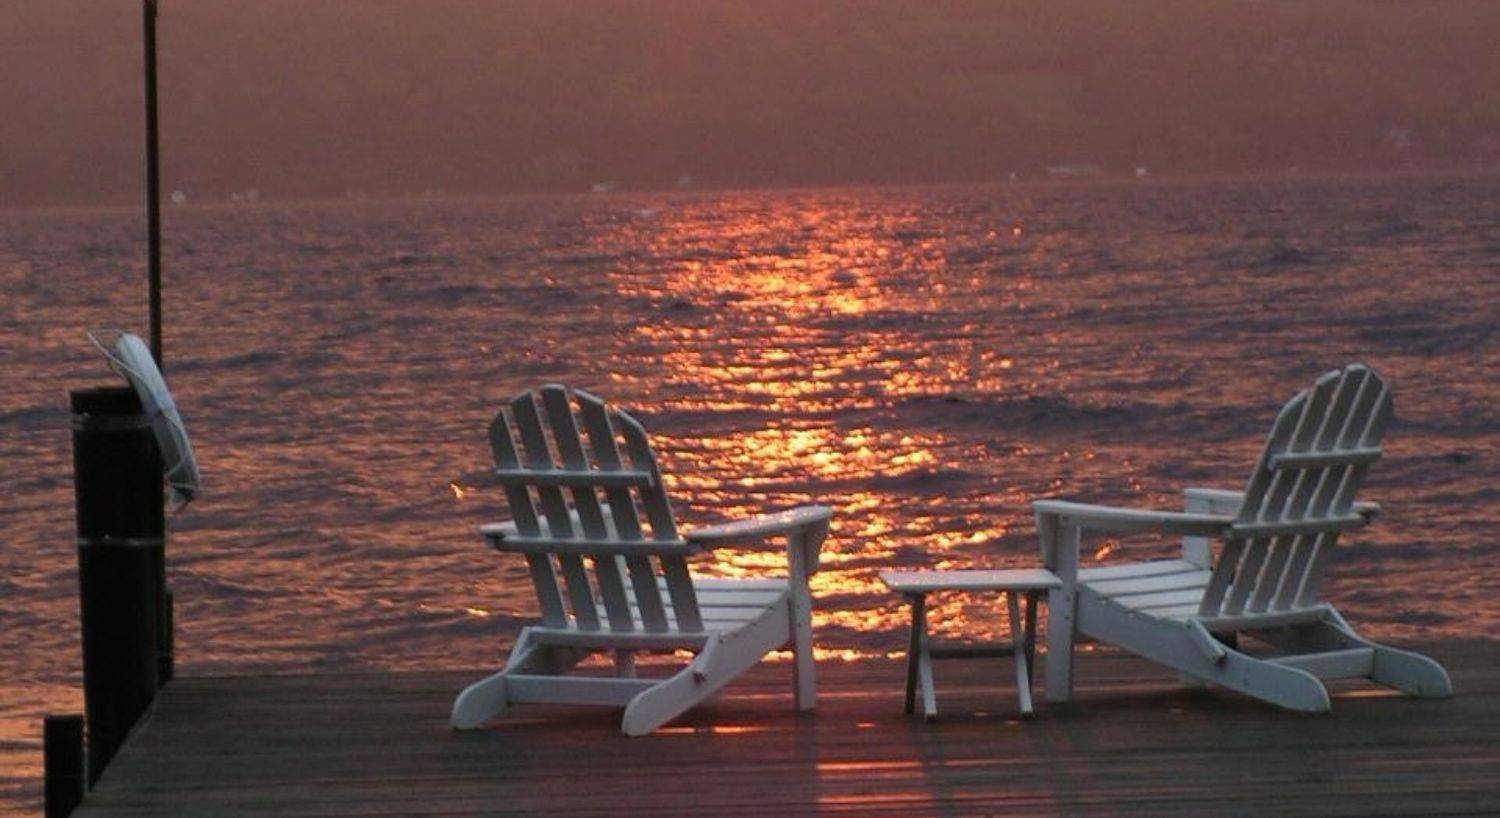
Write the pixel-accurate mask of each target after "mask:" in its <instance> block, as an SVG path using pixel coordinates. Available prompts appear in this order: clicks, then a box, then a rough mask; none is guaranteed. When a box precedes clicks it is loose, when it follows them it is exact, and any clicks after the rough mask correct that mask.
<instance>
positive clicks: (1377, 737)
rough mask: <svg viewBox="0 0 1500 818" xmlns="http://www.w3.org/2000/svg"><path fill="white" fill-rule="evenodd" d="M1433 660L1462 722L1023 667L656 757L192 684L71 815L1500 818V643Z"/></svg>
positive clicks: (852, 682) (408, 686) (780, 711)
mask: <svg viewBox="0 0 1500 818" xmlns="http://www.w3.org/2000/svg"><path fill="white" fill-rule="evenodd" d="M1423 647H1424V649H1427V650H1430V652H1431V653H1433V654H1434V655H1436V656H1437V657H1438V658H1440V659H1441V660H1442V661H1444V662H1445V663H1447V664H1448V666H1449V669H1450V671H1451V672H1452V674H1453V677H1454V681H1455V684H1456V686H1457V688H1458V695H1457V696H1456V697H1455V698H1453V699H1450V700H1446V701H1417V700H1412V699H1405V698H1402V697H1399V696H1395V695H1387V694H1385V693H1384V692H1382V691H1380V690H1379V689H1377V688H1371V687H1364V686H1360V687H1351V688H1347V689H1345V690H1344V692H1343V693H1341V694H1340V695H1339V696H1338V697H1337V698H1336V701H1335V704H1334V712H1333V713H1332V714H1330V715H1324V716H1302V715H1296V714H1291V713H1286V712H1282V711H1278V710H1275V709H1272V708H1270V707H1268V706H1265V705H1262V704H1259V703H1256V702H1253V701H1250V700H1248V699H1244V698H1241V697H1238V696H1235V695H1233V694H1229V693H1225V692H1216V691H1210V692H1193V691H1187V690H1184V689H1183V688H1181V687H1179V686H1177V685H1176V684H1175V682H1174V680H1173V678H1172V677H1170V676H1168V675H1166V674H1164V673H1162V672H1161V671H1160V670H1159V669H1156V668H1154V667H1152V666H1150V665H1147V664H1145V663H1142V662H1139V661H1137V660H1134V659H1130V658H1128V657H1123V656H1119V655H1108V654H1099V655H1090V656H1085V657H1082V659H1081V663H1080V674H1081V676H1080V679H1081V682H1080V692H1081V694H1082V695H1081V696H1080V699H1079V701H1078V702H1076V703H1074V704H1071V705H1068V706H1066V707H1057V706H1051V707H1047V706H1045V705H1044V706H1043V707H1042V708H1041V710H1040V711H1039V714H1038V718H1037V719H1036V720H1035V721H1031V722H1019V721H1016V720H1015V719H1014V713H1015V699H1014V691H1013V688H1011V687H1010V686H1009V684H1008V683H1007V682H1008V680H1009V678H1010V677H1011V670H1010V666H1009V664H1008V663H1007V662H1005V661H993V662H988V661H968V662H947V663H940V664H939V665H938V668H937V670H938V684H939V696H940V698H941V700H942V701H941V703H942V706H943V714H944V717H943V719H942V720H940V721H938V722H937V723H933V724H928V723H924V722H923V721H921V720H920V719H918V718H913V717H909V716H906V715H905V714H903V713H902V712H901V704H902V702H901V693H902V689H901V686H902V683H903V681H904V671H903V668H902V667H901V666H900V665H899V663H895V662H861V663H848V664H841V663H831V662H830V663H825V664H823V665H822V666H821V667H820V671H821V676H820V680H819V681H820V697H819V710H818V712H817V713H816V714H814V715H810V716H798V715H797V714H795V713H794V712H793V709H792V705H791V684H790V675H791V668H790V667H789V666H787V665H771V666H765V667H761V668H759V669H757V670H755V671H753V672H752V673H750V674H749V675H748V676H747V677H746V678H745V680H744V681H743V682H741V683H739V684H736V685H733V686H731V687H730V688H729V689H728V690H727V691H726V693H725V695H724V696H722V697H721V698H720V699H719V700H718V701H717V702H715V703H713V704H712V705H711V706H709V707H706V708H702V709H700V710H698V711H695V712H693V713H691V714H689V716H688V717H687V718H685V719H683V720H682V721H680V722H677V723H674V724H672V725H670V726H669V727H668V728H667V729H665V730H663V731H661V732H660V733H658V734H655V735H653V736H650V737H647V738H641V739H628V738H625V737H624V736H622V735H620V734H619V732H618V724H619V720H618V716H617V715H615V714H613V713H611V712H610V711H605V710H585V709H577V708H525V709H521V710H518V711H514V712H513V713H512V714H510V715H508V716H507V717H505V718H503V719H502V720H501V721H500V722H499V723H497V725H496V726H495V727H494V728H492V729H488V730H484V731H480V732H475V733H454V732H452V731H450V730H449V729H448V727H447V723H446V717H447V712H448V706H449V704H450V702H451V699H452V696H453V695H454V693H455V692H456V691H457V690H459V689H460V688H461V687H462V686H463V685H464V684H465V683H466V682H467V681H469V680H471V679H473V678H474V677H475V676H476V673H474V672H434V673H412V674H369V675H359V674H351V675H339V676H304V677H281V678H217V679H179V680H177V681H174V682H172V683H171V684H170V685H169V686H168V687H167V688H166V689H165V690H164V691H163V694H162V696H161V697H160V699H159V700H158V703H157V705H156V707H155V709H154V711H153V712H152V713H151V714H150V716H149V718H148V720H147V721H146V722H144V723H143V724H141V725H139V726H138V727H137V729H136V731H135V733H134V734H133V735H132V736H131V737H130V739H129V741H128V742H127V743H126V744H125V746H124V748H123V749H122V750H121V752H120V754H119V756H117V757H116V759H115V762H114V763H113V764H112V765H111V766H110V768H109V770H108V771H107V772H106V773H105V775H104V777H103V778H102V779H101V781H100V782H99V786H98V787H97V788H96V789H95V790H94V791H93V792H92V793H90V794H89V796H88V798H87V800H86V802H85V804H84V807H83V808H82V809H81V810H80V811H79V812H78V813H76V814H77V815H79V816H80V817H81V818H98V817H99V816H145V815H153V816H171V815H185V816H186V815H191V816H223V815H276V816H302V815H337V816H389V815H429V816H446V815H454V816H459V815H559V816H587V815H603V814H611V815H614V814H620V813H631V814H640V815H656V816H672V815H713V816H737V815H768V814H776V815H780V816H790V815H809V814H829V815H838V814H859V815H881V814H886V815H909V814H941V815H970V814H981V815H1153V816H1174V815H1250V814H1254V815H1276V814H1287V815H1349V816H1379V815H1495V814H1500V743H1497V742H1495V741H1494V738H1493V737H1494V736H1495V735H1497V734H1500V643H1495V642H1484V641H1468V642H1448V643H1439V644H1435V645H1424V646H1423Z"/></svg>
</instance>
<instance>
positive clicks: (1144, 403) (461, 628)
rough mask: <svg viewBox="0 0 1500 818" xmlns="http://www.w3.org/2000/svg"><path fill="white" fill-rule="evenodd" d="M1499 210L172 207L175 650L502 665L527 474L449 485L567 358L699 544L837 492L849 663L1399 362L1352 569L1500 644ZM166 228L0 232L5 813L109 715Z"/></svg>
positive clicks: (835, 563)
mask: <svg viewBox="0 0 1500 818" xmlns="http://www.w3.org/2000/svg"><path fill="white" fill-rule="evenodd" d="M1497 203H1500V178H1496V177H1392V178H1348V179H1318V180H1279V181H1254V180H1213V181H1150V182H1129V183H1127V182H1099V183H1077V184H1072V183H1070V184H1041V185H1027V184H1020V185H1008V186H994V187H952V188H899V189H869V190H835V191H783V192H740V193H714V194H709V193H704V194H674V195H642V196H630V195H610V196H595V197H574V198H534V199H523V198H516V199H490V200H444V201H419V202H399V203H324V204H275V203H260V204H255V205H243V206H229V205H224V206H187V207H180V208H172V209H170V210H169V211H168V212H167V214H166V221H165V227H166V270H167V272H166V356H167V361H168V376H169V379H170V381H171V383H172V386H173V389H174V391H175V392H176V394H177V396H178V401H179V403H180V404H181V406H182V408H183V411H184V414H185V416H186V418H187V421H188V423H189V426H190V429H191V431H192V434H193V437H194V441H195V443H196V445H197V449H198V453H199V457H200V459H201V463H202V468H203V474H204V480H205V491H204V494H203V496H202V498H201V499H200V500H199V501H198V502H196V503H194V504H193V505H192V506H190V507H189V508H188V510H187V511H185V512H184V513H182V514H181V515H179V516H177V517H174V518H172V520H171V521H170V527H171V540H170V546H169V559H170V563H171V567H170V581H171V584H172V586H173V588H174V589H175V592H176V597H177V621H178V629H179V631H178V651H179V656H180V661H181V666H182V671H183V672H185V673H228V672H233V673H305V672H318V671H333V670H355V669H372V668H390V669H415V668H430V667H440V666H441V667H482V666H488V665H492V664H494V663H496V661H497V657H499V656H500V655H501V654H502V652H503V649H504V648H505V647H506V645H507V644H508V643H509V641H510V640H511V638H512V637H513V636H514V634H515V633H516V631H517V629H518V628H519V627H520V625H521V624H522V623H523V622H524V621H526V620H527V618H528V617H530V616H532V615H533V613H534V611H535V608H534V604H533V601H532V599H531V596H530V586H529V584H528V583H527V581H526V579H525V571H524V565H523V564H522V563H521V561H520V560H519V559H518V558H514V557H511V558H505V557H502V556H498V555H496V554H494V553H492V552H490V551H488V550H486V549H485V548H484V547H483V546H482V544H481V542H480V540H479V539H478V537H477V536H476V535H475V533H474V526H475V525H476V524H478V523H480V522H482V521H486V520H489V519H494V518H496V517H497V516H499V515H500V512H501V507H500V504H501V499H502V498H501V497H500V496H499V493H498V492H496V491H493V490H474V491H468V492H455V490H454V489H453V487H452V486H451V485H450V480H451V479H452V478H454V477H455V476H457V475H459V474H462V473H464V472H468V471H471V470H473V469H475V468H477V467H481V466H483V465H485V463H486V462H487V457H488V454H487V447H486V442H485V437H484V428H485V425H486V423H487V422H488V421H489V419H490V417H491V415H492V414H493V412H494V411H495V410H496V408H497V407H498V406H499V404H500V402H501V401H502V400H503V399H505V398H506V397H508V396H510V395H511V394H513V393H515V392H517V391H518V390H520V389H522V388H525V387H527V386H531V385H534V384H538V383H540V382H543V381H549V380H556V381H562V382H565V383H569V384H574V385H577V386H580V387H584V388H587V389H589V390H591V391H594V392H596V393H597V394H600V395H602V396H605V397H606V398H608V399H610V400H612V401H614V402H616V403H618V404H620V405H622V406H624V407H628V408H629V409H630V410H632V411H633V412H634V413H635V414H636V415H637V417H639V418H640V419H641V420H642V421H643V422H644V423H645V424H646V426H647V428H648V429H649V430H650V431H651V432H652V433H653V434H654V436H655V441H656V446H657V448H658V452H659V455H660V457H661V459H662V460H663V462H664V466H665V468H666V469H667V471H668V472H669V475H670V477H669V485H670V488H671V490H672V491H673V494H674V499H675V504H676V507H677V509H678V512H679V516H680V517H682V518H683V519H684V520H685V521H686V522H688V523H690V524H691V523H701V522H709V521H714V520H719V519H723V518H726V517H733V516H736V515H741V514H746V513H750V512H752V511H754V510H757V509H776V508H783V507H786V506H789V505H793V504H797V503H803V502H821V503H827V504H829V505H832V506H833V507H834V508H835V509H836V517H835V522H834V530H833V535H832V538H831V539H830V541H829V543H828V546H827V548H826V551H825V562H824V565H825V570H824V571H823V573H821V574H819V575H818V577H817V580H816V585H815V589H814V590H815V595H816V597H817V608H818V610H817V613H816V616H815V619H816V627H817V639H818V642H819V644H820V646H821V647H822V648H823V649H824V656H825V658H827V659H828V660H829V661H837V660H840V659H844V658H851V657H857V656H860V655H870V654H885V653H890V652H897V651H899V650H901V648H902V641H901V640H902V637H901V633H900V628H901V626H902V625H903V619H904V616H905V613H904V611H903V610H902V608H901V606H900V605H899V604H898V601H897V600H896V599H894V598H892V597H891V596H889V595H887V594H886V593H884V592H883V591H882V589H881V587H880V585H879V584H878V580H877V579H876V576H875V574H876V571H877V570H878V569H880V568H883V567H886V566H892V565H900V566H910V567H968V566H993V567H1001V566H1021V565H1028V564H1031V563H1033V562H1034V561H1035V560H1036V559H1037V554H1036V544H1035V540H1034V534H1033V526H1032V521H1031V515H1030V511H1029V508H1028V503H1029V501H1030V500H1031V499H1033V498H1036V497H1040V496H1059V495H1064V496H1069V497H1074V498H1080V499H1095V500H1099V501H1107V502H1114V503H1129V504H1135V505H1154V506H1161V507H1172V506H1174V505H1175V504H1176V503H1177V502H1178V500H1177V494H1176V491H1177V489H1178V488H1179V487H1181V486H1184V485H1211V486H1220V487H1227V488H1236V487H1239V486H1240V485H1241V483H1242V481H1243V480H1244V479H1245V477H1246V476H1247V473H1248V469H1249V467H1250V465H1251V463H1252V461H1253V458H1254V456H1255V454H1256V452H1257V451H1258V449H1259V447H1260V445H1261V442H1262V437H1263V435H1264V434H1265V432H1266V431H1267V429H1268V428H1269V424H1270V422H1271V419H1272V418H1273V416H1274V414H1275V412H1276V410H1277V408H1278V407H1279V406H1280V404H1281V403H1282V402H1284V401H1285V400H1286V399H1287V398H1289V397H1290V396H1291V395H1292V394H1293V393H1295V392H1296V391H1297V390H1298V389H1300V388H1302V387H1303V386H1305V385H1306V384H1308V383H1310V382H1311V380H1312V379H1313V378H1314V377H1315V376H1316V375H1317V374H1319V373H1320V372H1322V371H1324V370H1327V369H1330V368H1333V367H1336V366H1339V365H1341V364H1344V363H1347V362H1350V361H1364V362H1366V363H1368V364H1370V365H1372V366H1374V367H1376V368H1377V369H1378V370H1379V371H1380V372H1382V374H1384V375H1385V376H1386V377H1387V378H1388V379H1389V380H1390V382H1391V383H1392V385H1393V387H1394V390H1395V395H1396V409H1397V420H1396V422H1395V424H1394V425H1393V427H1392V429H1391V431H1390V432H1389V434H1388V435H1387V456H1386V459H1385V460H1383V461H1382V462H1381V463H1380V464H1379V465H1378V466H1377V467H1376V468H1375V469H1374V471H1373V473H1372V479H1371V481H1370V484H1369V487H1368V489H1367V491H1366V493H1365V496H1366V497H1367V498H1369V499H1374V500H1378V501H1380V502H1381V503H1383V504H1384V505H1385V513H1384V515H1383V516H1382V518H1381V519H1380V521H1379V522H1378V523H1377V524H1376V525H1375V526H1373V527H1371V528H1370V529H1368V530H1367V531H1366V532H1362V533H1361V534H1360V535H1359V536H1358V537H1355V538H1353V539H1351V540H1350V547H1348V548H1346V549H1345V550H1344V551H1343V553H1342V557H1341V558H1340V560H1339V561H1338V562H1337V563H1336V564H1335V566H1334V568H1333V575H1332V577H1331V578H1330V580H1329V582H1328V583H1327V590H1328V593H1329V594H1330V596H1331V598H1332V599H1333V601H1335V602H1336V603H1337V604H1338V605H1340V606H1341V608H1342V609H1343V611H1344V612H1345V614H1346V615H1347V616H1348V617H1349V618H1350V619H1351V620H1352V621H1354V622H1355V623H1357V624H1359V625H1361V626H1363V627H1364V628H1365V629H1367V630H1368V631H1369V632H1371V633H1374V634H1379V635H1383V636H1392V637H1396V638H1401V639H1420V638H1424V637H1430V636H1431V637H1435V636H1438V635H1458V634H1471V633H1479V634H1493V633H1494V632H1495V629H1496V626H1497V625H1500V602H1497V600H1500V579H1497V574H1496V570H1495V557H1496V554H1497V551H1500V545H1497V544H1500V536H1497V535H1500V502H1497V500H1500V377H1497V373H1500V343H1497V341H1500V326H1497V325H1500V205H1497ZM143 233H144V228H143V219H142V218H141V217H140V215H139V214H138V213H137V212H135V211H134V210H46V211H24V212H23V211H14V212H0V292H3V293H4V311H3V313H0V316H3V321H0V372H3V373H4V375H5V380H6V386H5V389H4V390H3V391H0V511H3V519H4V539H3V541H0V562H3V566H4V569H3V571H0V656H3V657H4V663H3V665H0V810H5V809H29V808H33V807H34V806H35V805H36V803H37V800H38V797H39V791H40V785H39V781H38V779H39V776H40V765H41V758H40V718H41V715H42V714H43V713H44V712H49V711H77V710H80V709H81V707H82V702H81V695H80V693H79V692H78V688H79V673H80V670H79V668H80V658H79V648H78V624H77V620H78V616H77V600H76V581H77V580H76V573H75V565H76V555H75V551H74V544H73V542H74V540H73V538H74V531H73V510H72V499H71V497H72V494H71V460H70V457H71V455H70V447H69V432H68V417H67V414H66V393H67V391H68V390H69V389H75V388H80V387H85V386H90V385H95V384H100V383H109V382H111V380H112V379H113V376H112V375H110V374H109V373H108V372H107V370H106V369H105V367H104V365H103V363H102V361H101V359H100V358H99V356H98V355H97V353H96V352H95V351H94V350H93V349H92V348H91V347H90V346H89V344H88V343H87V341H86V340H85V339H84V331H85V330H86V329H89V328H95V327H126V328H129V329H133V330H135V331H137V332H141V333H142V334H144V331H145V327H144V318H145V303H144V301H145V296H144V285H143V281H144V272H143V261H142V257H143V255H144V249H143V245H144V238H143ZM460 493H462V495H463V496H462V497H460V496H458V495H459V494H460ZM1170 547H1171V546H1170V544H1164V543H1159V542H1152V541H1149V540H1147V541H1141V542H1136V541H1133V540H1132V541H1131V542H1128V543H1117V542H1099V541H1095V542H1091V543H1090V544H1089V546H1088V552H1089V554H1090V555H1091V557H1093V558H1097V559H1117V558H1119V557H1120V556H1121V555H1122V554H1129V555H1141V554H1146V555H1160V554H1164V553H1166V552H1167V551H1168V550H1169V549H1170ZM780 559H781V558H780V557H779V556H778V555H777V554H776V553H774V552H771V553H769V554H767V553H753V552H752V553H741V552H731V553H725V554H722V555H716V557H714V558H709V559H705V560H703V561H702V563H701V565H700V566H699V567H700V568H701V570H702V571H703V572H705V573H719V574H737V573H741V572H747V571H751V570H755V569H760V568H762V567H767V568H769V567H774V566H775V565H777V564H779V562H780ZM939 614H940V619H941V622H942V625H943V627H944V628H945V629H949V630H959V629H963V630H967V631H982V630H985V629H986V628H992V627H993V626H994V624H995V623H996V621H997V620H998V613H997V612H996V611H993V610H991V609H989V608H987V607H985V606H983V605H974V604H965V603H963V602H961V601H949V602H945V603H944V604H943V605H942V606H941V607H940V608H939ZM1459 681H1460V683H1461V681H1462V680H1459ZM225 729H232V726H231V725H226V726H225Z"/></svg>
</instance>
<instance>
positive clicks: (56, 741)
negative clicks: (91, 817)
mask: <svg viewBox="0 0 1500 818" xmlns="http://www.w3.org/2000/svg"><path fill="white" fill-rule="evenodd" d="M42 766H43V767H44V768H45V770H46V772H45V774H44V778H43V779H42V782H43V783H42V793H43V795H42V803H43V805H44V806H43V810H44V812H45V815H46V816H47V818H68V816H69V815H72V814H73V810H74V809H75V808H77V807H78V804H79V803H80V802H81V801H83V716H79V715H67V716H47V717H46V718H45V719H43V720H42Z"/></svg>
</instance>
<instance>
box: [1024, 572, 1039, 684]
mask: <svg viewBox="0 0 1500 818" xmlns="http://www.w3.org/2000/svg"><path fill="white" fill-rule="evenodd" d="M1041 598H1042V592H1041V591H1027V592H1026V672H1027V673H1030V674H1034V673H1036V609H1037V602H1039V601H1040V600H1041Z"/></svg>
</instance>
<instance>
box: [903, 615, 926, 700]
mask: <svg viewBox="0 0 1500 818" xmlns="http://www.w3.org/2000/svg"><path fill="white" fill-rule="evenodd" d="M906 601H907V602H909V603H911V645H910V646H909V647H908V648H907V649H906V712H908V713H911V712H913V711H914V710H915V709H916V704H917V673H918V667H919V666H920V663H921V657H922V654H923V652H924V649H923V642H924V639H923V637H924V636H925V634H926V632H927V596H926V595H925V594H908V595H907V596H906Z"/></svg>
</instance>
